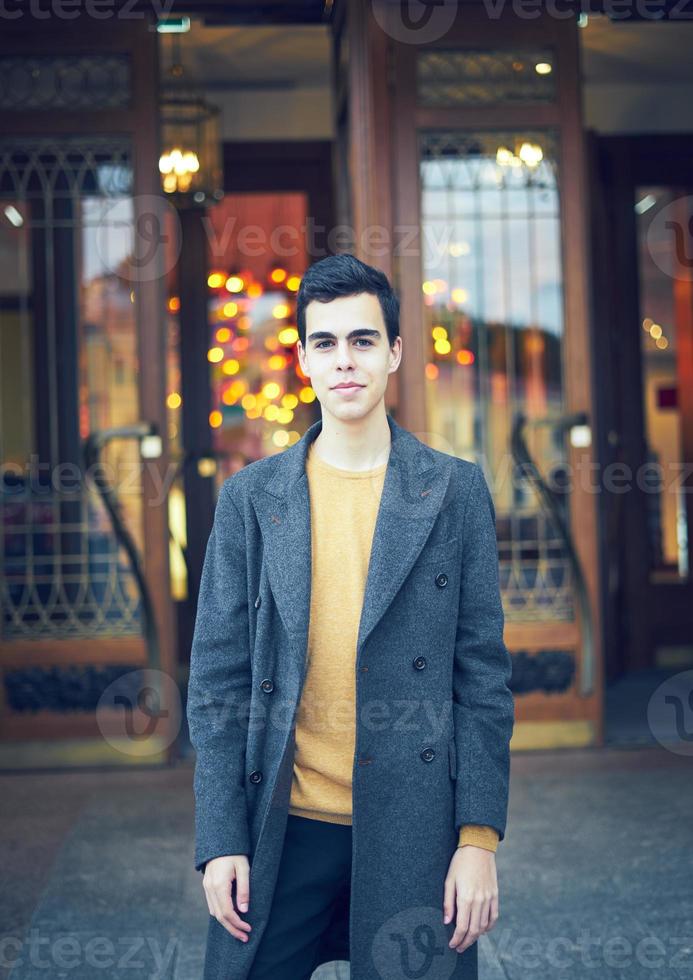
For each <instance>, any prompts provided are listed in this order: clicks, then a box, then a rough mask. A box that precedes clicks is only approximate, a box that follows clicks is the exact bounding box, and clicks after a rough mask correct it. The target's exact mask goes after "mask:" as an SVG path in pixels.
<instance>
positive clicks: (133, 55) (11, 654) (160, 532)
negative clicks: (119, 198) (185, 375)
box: [0, 13, 179, 763]
mask: <svg viewBox="0 0 693 980" xmlns="http://www.w3.org/2000/svg"><path fill="white" fill-rule="evenodd" d="M152 18H153V14H152V13H150V14H149V15H146V14H144V15H143V16H142V17H139V18H135V19H126V20H122V19H118V18H114V19H113V20H110V21H109V23H108V27H106V26H105V25H104V24H102V23H101V22H100V21H94V20H93V19H85V18H83V17H80V18H79V20H78V22H74V21H73V20H71V19H68V20H61V19H58V18H50V19H49V20H47V21H43V20H41V21H35V20H34V19H33V18H28V17H25V18H23V19H21V20H19V21H11V22H8V23H6V24H5V25H4V26H3V33H2V36H1V37H0V51H2V52H4V53H7V54H11V55H13V56H20V57H22V56H23V57H31V56H37V55H46V56H50V55H60V56H66V55H72V54H74V55H84V56H88V57H94V56H98V55H102V54H109V53H118V54H123V53H124V54H127V56H128V58H129V62H130V68H131V91H132V97H131V99H130V104H129V105H128V106H125V107H123V108H111V109H103V108H94V109H89V108H80V109H79V110H75V109H73V110H70V109H65V110H60V111H55V110H54V109H30V110H26V111H24V112H17V111H9V110H7V109H0V131H1V132H2V133H3V134H4V135H7V136H27V137H28V136H31V135H41V136H46V135H50V136H54V137H55V138H56V141H59V139H60V137H61V136H67V135H73V134H77V135H90V134H104V135H113V134H126V135H128V136H129V137H130V138H131V145H132V155H133V159H132V163H133V191H132V197H133V200H134V202H135V210H136V220H137V217H138V216H139V215H138V209H142V210H144V212H148V211H150V210H151V204H150V202H151V200H152V197H159V198H160V197H162V190H161V185H160V176H159V170H158V158H159V131H160V130H159V127H160V120H159V98H158V92H159V63H158V34H157V33H156V31H155V30H154V29H153V21H152ZM142 216H143V217H144V215H142ZM153 261H154V262H158V263H159V267H160V268H163V254H162V250H161V249H158V250H157V255H156V257H155V258H154V259H153ZM152 271H153V273H156V267H154V268H153V270H152ZM135 310H136V326H137V345H138V349H137V357H138V362H139V365H140V370H139V414H140V418H141V419H142V420H145V421H148V422H152V423H154V424H155V425H156V426H157V428H158V431H159V433H160V434H161V437H162V450H163V451H162V455H161V456H160V457H159V458H158V459H148V460H147V465H146V466H143V468H142V501H143V512H144V519H143V526H142V534H143V540H144V554H143V556H142V560H143V571H144V576H145V578H146V581H147V583H148V586H149V590H150V595H151V599H152V606H153V614H154V619H155V622H156V628H157V633H158V641H159V652H160V664H159V668H160V669H161V670H162V671H164V672H165V673H167V674H168V675H169V677H170V678H172V680H173V682H174V683H177V680H178V677H177V662H176V643H175V628H174V617H173V603H172V600H171V594H170V575H169V531H168V501H167V498H166V497H164V499H162V487H167V486H168V480H167V474H168V473H169V467H170V465H171V464H170V458H169V455H168V449H167V445H168V436H167V433H168V421H167V414H166V370H165V367H166V360H165V352H166V333H165V331H166V320H165V289H164V276H163V273H161V274H153V275H151V276H149V278H148V279H147V280H146V281H142V282H140V283H138V286H137V288H136V289H135ZM78 646H79V642H75V641H61V640H52V639H51V640H46V641H40V642H37V643H35V642H33V641H31V640H21V641H15V642H10V643H5V644H3V652H2V663H3V664H6V665H20V664H26V663H34V664H38V663H40V664H42V665H47V664H61V663H68V662H69V663H86V662H94V661H97V662H118V663H119V664H120V663H125V664H132V666H133V669H134V668H135V667H146V666H147V653H146V649H145V646H144V641H143V640H141V639H140V638H132V639H126V640H123V639H118V638H113V640H110V639H109V638H104V639H100V640H98V641H96V642H94V641H92V640H87V641H86V644H85V649H82V650H78ZM102 658H103V659H102ZM105 658H108V660H106V659H105ZM117 713H118V714H120V711H118V712H117ZM143 717H144V719H145V720H147V719H146V716H143ZM162 718H163V719H164V720H163V721H162V719H159V721H158V723H157V736H160V739H161V744H162V746H163V747H162V750H161V753H160V754H158V755H157V756H156V758H152V759H151V761H152V762H154V761H162V760H164V761H169V760H170V759H171V758H173V756H174V755H175V752H176V749H175V741H174V740H175V736H176V734H177V725H178V720H179V719H178V717H177V713H176V712H175V711H169V713H168V716H162ZM12 721H13V723H14V724H13V725H12V726H11V727H8V728H7V731H6V734H7V736H8V737H11V738H14V739H24V738H30V737H31V738H36V737H37V732H39V733H40V734H41V735H43V736H44V737H50V738H58V737H59V736H60V737H64V736H68V735H69V734H71V733H73V734H75V735H78V736H92V737H95V736H96V737H98V736H99V735H100V734H101V732H100V728H99V725H98V724H97V719H96V717H95V715H94V714H93V713H84V714H82V715H80V716H75V717H74V718H73V719H71V726H72V727H71V728H69V726H68V725H67V719H64V718H61V717H58V716H56V715H55V714H54V713H49V712H45V713H41V714H40V715H37V716H35V717H33V718H27V719H24V718H16V719H12ZM140 727H141V726H140ZM104 753H108V746H107V745H106V743H105V741H104ZM109 759H111V760H115V761H118V762H125V763H127V762H128V761H131V757H130V758H128V757H127V756H123V755H122V754H121V753H118V752H114V753H111V755H110V756H109ZM69 761H70V757H69V752H68V755H67V756H66V762H68V763H69Z"/></svg>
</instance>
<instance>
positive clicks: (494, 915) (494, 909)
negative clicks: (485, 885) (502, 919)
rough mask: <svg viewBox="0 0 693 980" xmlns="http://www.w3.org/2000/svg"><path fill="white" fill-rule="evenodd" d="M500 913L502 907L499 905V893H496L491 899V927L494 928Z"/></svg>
mask: <svg viewBox="0 0 693 980" xmlns="http://www.w3.org/2000/svg"><path fill="white" fill-rule="evenodd" d="M499 915H500V908H499V906H498V893H496V894H495V895H494V896H493V898H492V899H491V925H490V926H489V928H490V929H493V927H494V926H495V924H496V922H497V921H498V916H499Z"/></svg>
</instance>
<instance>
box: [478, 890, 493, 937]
mask: <svg viewBox="0 0 693 980" xmlns="http://www.w3.org/2000/svg"><path fill="white" fill-rule="evenodd" d="M490 922H491V899H490V898H486V899H484V901H483V903H482V905H481V911H480V913H479V931H480V933H484V932H488V928H489V925H490Z"/></svg>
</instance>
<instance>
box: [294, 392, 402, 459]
mask: <svg viewBox="0 0 693 980" xmlns="http://www.w3.org/2000/svg"><path fill="white" fill-rule="evenodd" d="M390 444H391V436H390V426H389V425H388V421H387V413H386V411H385V402H384V401H381V402H380V403H379V405H378V406H377V407H376V408H375V409H374V410H373V411H372V412H369V413H368V415H365V416H363V418H359V419H338V418H335V417H334V416H333V415H329V414H328V413H327V412H324V411H323V413H322V428H321V430H320V433H319V434H318V436H317V437H316V438H315V440H314V450H313V451H314V452H315V453H316V454H317V456H318V458H319V459H321V460H323V461H324V462H325V463H329V464H330V465H331V466H337V467H339V468H340V469H344V470H355V471H358V470H370V469H374V468H375V467H376V466H380V465H381V464H382V463H386V462H387V460H388V458H389V455H390Z"/></svg>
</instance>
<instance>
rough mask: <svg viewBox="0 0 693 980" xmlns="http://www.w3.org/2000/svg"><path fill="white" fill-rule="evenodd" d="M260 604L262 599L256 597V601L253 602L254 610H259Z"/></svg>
mask: <svg viewBox="0 0 693 980" xmlns="http://www.w3.org/2000/svg"><path fill="white" fill-rule="evenodd" d="M261 602H262V598H261V597H260V596H258V597H257V599H256V600H255V608H256V609H259V608H260V604H261Z"/></svg>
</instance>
